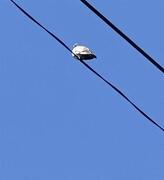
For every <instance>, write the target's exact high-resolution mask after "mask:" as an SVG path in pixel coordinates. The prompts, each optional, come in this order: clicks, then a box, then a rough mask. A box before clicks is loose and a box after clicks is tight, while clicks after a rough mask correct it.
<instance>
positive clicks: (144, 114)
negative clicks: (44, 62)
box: [10, 0, 164, 131]
mask: <svg viewBox="0 0 164 180" xmlns="http://www.w3.org/2000/svg"><path fill="white" fill-rule="evenodd" d="M10 1H11V2H12V3H13V4H14V5H15V6H16V7H17V8H18V9H20V10H21V11H22V12H23V13H24V14H25V15H26V16H27V17H29V18H30V19H31V20H32V21H33V22H35V23H36V24H37V25H38V26H40V27H41V28H42V29H43V30H45V31H46V32H47V33H48V34H50V35H51V36H52V37H53V38H55V39H56V40H57V41H58V42H59V43H60V44H61V45H63V46H64V47H65V48H66V49H67V50H68V51H69V52H71V53H72V50H71V49H70V48H69V47H68V46H67V45H66V44H65V43H64V42H63V41H62V40H61V39H59V38H58V37H57V36H55V35H54V34H53V33H52V32H50V31H49V30H47V29H46V28H45V27H44V26H43V25H41V24H40V23H39V22H38V21H36V20H35V19H34V18H33V17H32V16H31V15H29V14H28V13H27V12H26V11H25V10H24V9H22V8H21V7H20V6H19V5H18V4H16V3H15V2H14V1H13V0H10ZM75 56H76V55H75ZM77 58H78V57H77ZM78 59H79V58H78ZM79 61H80V62H81V63H82V64H83V65H84V66H85V67H87V68H88V69H89V70H90V71H92V72H93V73H94V74H95V75H96V76H98V77H99V78H100V79H102V80H103V81H104V82H105V83H106V84H107V85H109V86H110V87H112V88H113V89H114V90H115V91H116V92H117V93H119V94H120V95H121V96H122V97H123V98H124V99H125V100H127V101H128V102H129V103H130V104H131V105H132V106H133V107H134V108H135V109H136V110H137V111H138V112H140V113H141V114H142V115H143V116H144V117H145V118H147V119H148V120H149V121H150V122H151V123H153V124H154V125H155V126H157V127H158V128H160V129H161V130H162V131H164V128H162V127H161V126H160V125H159V124H157V123H156V122H155V121H154V120H153V119H152V118H150V117H149V116H148V115H147V114H146V113H144V112H143V111H142V110H141V109H140V108H138V107H137V106H136V105H135V104H134V103H133V102H132V101H131V100H130V99H129V98H128V97H127V96H125V95H124V93H122V92H121V91H120V90H119V89H118V88H117V87H116V86H114V85H113V84H112V83H110V82H109V81H108V80H106V79H105V78H104V77H103V76H101V75H100V74H99V73H97V72H96V71H95V70H94V69H93V68H91V67H90V66H89V65H88V64H87V63H85V62H84V61H82V60H80V59H79Z"/></svg>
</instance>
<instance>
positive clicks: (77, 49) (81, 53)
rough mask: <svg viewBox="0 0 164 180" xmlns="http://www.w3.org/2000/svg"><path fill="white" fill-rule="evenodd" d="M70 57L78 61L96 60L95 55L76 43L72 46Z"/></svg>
mask: <svg viewBox="0 0 164 180" xmlns="http://www.w3.org/2000/svg"><path fill="white" fill-rule="evenodd" d="M72 56H73V57H74V58H76V59H79V60H91V59H94V58H96V55H95V54H94V53H92V51H91V50H90V49H89V48H88V47H86V46H83V45H80V44H77V43H76V44H74V45H73V49H72Z"/></svg>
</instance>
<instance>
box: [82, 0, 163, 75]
mask: <svg viewBox="0 0 164 180" xmlns="http://www.w3.org/2000/svg"><path fill="white" fill-rule="evenodd" d="M80 1H81V2H82V3H84V4H85V5H86V6H87V7H88V8H89V9H90V10H91V11H93V12H94V13H95V14H96V15H97V16H98V17H100V18H101V19H102V20H103V21H104V22H105V23H106V24H107V25H109V26H110V27H111V28H112V29H113V30H114V31H115V32H117V33H118V34H119V35H120V36H121V37H122V38H123V39H125V40H126V41H127V42H128V43H129V44H130V45H131V46H133V47H134V48H135V49H136V50H137V51H138V52H139V53H141V54H142V55H143V56H144V57H145V58H146V59H147V60H148V61H149V62H151V63H152V64H153V65H154V66H156V67H157V68H158V69H159V70H160V71H161V72H163V73H164V68H163V67H162V66H161V65H160V64H158V63H157V62H156V61H155V60H154V59H153V58H152V57H151V56H150V55H148V54H147V53H146V52H145V51H144V50H143V49H141V48H140V47H139V46H138V45H137V44H136V43H135V42H134V41H132V40H131V39H130V38H129V37H128V36H127V35H125V34H124V33H123V32H122V31H121V30H120V29H118V28H117V27H116V26H115V25H114V24H113V23H112V22H111V21H109V20H108V19H107V18H106V17H105V16H103V15H102V14H101V13H100V12H99V11H98V10H96V8H95V7H93V6H92V5H91V4H89V3H88V2H87V1H86V0H80Z"/></svg>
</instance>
